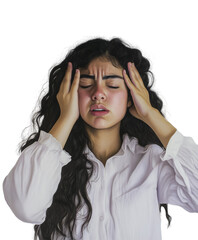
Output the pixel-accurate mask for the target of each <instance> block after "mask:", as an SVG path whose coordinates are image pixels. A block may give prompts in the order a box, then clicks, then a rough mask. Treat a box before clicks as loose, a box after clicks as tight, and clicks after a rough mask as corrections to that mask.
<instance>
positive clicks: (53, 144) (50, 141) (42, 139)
mask: <svg viewBox="0 0 198 240" xmlns="http://www.w3.org/2000/svg"><path fill="white" fill-rule="evenodd" d="M38 142H39V143H41V144H43V145H45V146H46V147H47V148H50V149H51V150H55V151H60V152H61V154H60V161H61V162H62V163H63V164H67V163H68V162H70V161H71V155H70V154H69V153H68V152H66V151H65V150H64V149H63V148H62V145H61V143H60V142H59V141H58V140H57V139H56V138H55V137H53V136H52V134H50V133H47V132H45V131H42V130H41V132H40V136H39V139H38Z"/></svg>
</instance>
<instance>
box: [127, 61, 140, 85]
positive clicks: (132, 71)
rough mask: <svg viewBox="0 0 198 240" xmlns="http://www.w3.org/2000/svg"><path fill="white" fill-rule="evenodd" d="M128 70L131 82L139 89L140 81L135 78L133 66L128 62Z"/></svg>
mask: <svg viewBox="0 0 198 240" xmlns="http://www.w3.org/2000/svg"><path fill="white" fill-rule="evenodd" d="M128 70H129V76H130V78H131V81H132V82H133V84H134V85H135V86H136V87H137V88H138V89H140V83H139V82H138V80H137V76H136V74H135V71H134V67H133V65H132V64H131V63H130V62H128Z"/></svg>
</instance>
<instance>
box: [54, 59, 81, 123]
mask: <svg viewBox="0 0 198 240" xmlns="http://www.w3.org/2000/svg"><path fill="white" fill-rule="evenodd" d="M71 77H72V63H71V62H69V63H68V66H67V70H66V73H65V76H64V78H63V80H62V83H61V85H60V89H59V91H58V93H57V95H56V98H57V101H58V104H59V107H60V118H62V119H70V120H72V121H74V123H75V122H76V120H77V119H78V118H79V106H78V87H79V81H80V70H79V69H77V71H76V73H75V75H74V80H73V83H72V85H71Z"/></svg>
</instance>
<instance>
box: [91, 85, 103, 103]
mask: <svg viewBox="0 0 198 240" xmlns="http://www.w3.org/2000/svg"><path fill="white" fill-rule="evenodd" d="M105 99H106V94H105V92H104V89H103V88H102V86H101V85H99V84H97V86H96V87H95V89H94V92H93V94H92V100H94V101H95V100H99V101H100V100H105Z"/></svg>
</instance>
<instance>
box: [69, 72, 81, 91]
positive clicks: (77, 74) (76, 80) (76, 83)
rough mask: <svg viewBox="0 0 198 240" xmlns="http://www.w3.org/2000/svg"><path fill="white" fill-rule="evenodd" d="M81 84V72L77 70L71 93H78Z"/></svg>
mask: <svg viewBox="0 0 198 240" xmlns="http://www.w3.org/2000/svg"><path fill="white" fill-rule="evenodd" d="M79 82H80V70H79V69H76V72H75V75H74V81H73V83H72V87H71V91H72V92H77V90H78V87H79Z"/></svg>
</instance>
